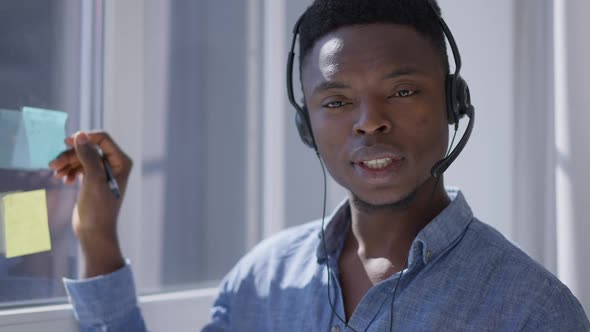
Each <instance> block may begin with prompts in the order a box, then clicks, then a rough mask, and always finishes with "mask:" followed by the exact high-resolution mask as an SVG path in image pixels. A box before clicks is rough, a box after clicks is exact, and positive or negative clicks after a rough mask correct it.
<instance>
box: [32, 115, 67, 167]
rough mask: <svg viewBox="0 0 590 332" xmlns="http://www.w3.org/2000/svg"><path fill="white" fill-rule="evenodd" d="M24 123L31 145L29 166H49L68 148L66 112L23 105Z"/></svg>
mask: <svg viewBox="0 0 590 332" xmlns="http://www.w3.org/2000/svg"><path fill="white" fill-rule="evenodd" d="M22 116H23V124H24V126H23V127H24V129H25V130H24V132H25V134H26V138H27V143H28V147H29V160H30V164H29V167H28V168H31V169H43V168H48V167H49V166H48V164H49V162H50V161H51V160H53V159H55V157H57V156H58V155H59V154H60V153H61V152H62V151H64V150H65V149H66V145H65V143H64V140H65V138H66V121H67V119H68V114H67V113H65V112H59V111H53V110H47V109H40V108H33V107H23V112H22Z"/></svg>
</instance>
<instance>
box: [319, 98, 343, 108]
mask: <svg viewBox="0 0 590 332" xmlns="http://www.w3.org/2000/svg"><path fill="white" fill-rule="evenodd" d="M344 105H346V103H345V102H343V101H340V100H337V101H331V102H329V103H325V104H324V105H322V107H324V108H339V107H342V106H344Z"/></svg>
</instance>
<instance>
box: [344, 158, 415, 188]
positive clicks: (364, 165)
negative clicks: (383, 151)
mask: <svg viewBox="0 0 590 332" xmlns="http://www.w3.org/2000/svg"><path fill="white" fill-rule="evenodd" d="M404 160H405V159H404V158H403V157H399V156H394V155H389V156H376V157H372V158H370V159H366V160H359V161H356V162H353V163H352V166H353V168H354V169H355V173H356V174H357V176H359V177H360V178H361V179H362V180H363V181H364V182H366V183H368V184H371V185H385V184H391V183H392V182H395V181H396V179H397V178H399V170H400V168H401V166H402V165H403V162H404Z"/></svg>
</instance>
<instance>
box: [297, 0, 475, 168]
mask: <svg viewBox="0 0 590 332" xmlns="http://www.w3.org/2000/svg"><path fill="white" fill-rule="evenodd" d="M426 1H427V2H428V4H429V6H430V8H431V9H432V11H433V12H434V13H435V14H436V16H437V17H438V21H439V24H440V27H441V29H442V31H443V33H444V34H445V36H446V37H447V40H448V41H449V45H450V46H451V50H452V52H453V58H454V59H455V72H454V73H453V74H449V75H447V77H446V81H445V94H446V104H447V105H446V109H447V120H448V123H449V125H454V126H455V129H454V130H455V134H456V133H457V130H458V129H459V120H460V119H462V118H463V117H464V116H465V115H467V117H468V118H469V123H468V124H467V128H466V129H465V132H464V133H463V137H461V140H460V141H459V143H457V146H456V147H455V148H454V149H453V151H451V152H450V153H448V154H447V155H446V156H445V158H443V159H441V160H439V161H438V162H436V163H435V164H434V166H433V167H432V169H431V170H430V173H431V175H432V176H433V177H435V178H438V177H440V176H441V175H442V174H443V173H444V172H445V171H446V170H447V168H449V166H451V164H452V163H453V161H455V159H457V157H458V156H459V154H460V153H461V151H463V148H465V145H467V141H468V140H469V137H471V132H472V131H473V125H474V120H475V108H474V107H473V105H472V104H471V94H470V93H469V87H468V85H467V82H466V81H465V80H464V79H463V78H462V77H461V75H460V71H461V55H460V54H459V48H458V47H457V43H456V42H455V38H454V37H453V34H452V33H451V30H450V29H449V27H448V26H447V23H446V22H445V21H444V19H443V18H442V16H441V15H439V13H438V12H437V11H436V9H435V6H434V3H433V0H426ZM304 16H305V13H304V14H303V15H301V17H299V19H298V20H297V22H296V23H295V27H294V28H293V40H292V42H291V50H290V51H289V57H288V59H287V96H288V98H289V102H290V103H291V105H293V107H294V108H295V111H296V114H295V125H296V126H297V131H298V132H299V137H301V140H302V141H303V143H304V144H305V145H307V146H308V147H310V148H312V149H314V150H315V151H316V154H318V156H319V153H318V150H317V145H316V143H315V138H314V136H313V132H312V130H311V122H310V119H309V112H308V110H307V107H306V106H305V105H303V106H301V105H299V104H298V103H297V102H296V101H295V93H294V90H293V62H294V59H295V43H296V41H297V35H298V34H299V27H300V25H301V22H302V21H303V18H304ZM451 146H452V144H451Z"/></svg>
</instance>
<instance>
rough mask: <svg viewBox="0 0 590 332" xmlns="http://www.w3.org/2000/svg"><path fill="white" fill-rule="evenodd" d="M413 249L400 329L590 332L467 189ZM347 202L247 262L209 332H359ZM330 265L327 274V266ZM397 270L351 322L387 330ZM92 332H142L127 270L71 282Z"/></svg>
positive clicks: (226, 284) (402, 289) (397, 307)
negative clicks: (345, 254)
mask: <svg viewBox="0 0 590 332" xmlns="http://www.w3.org/2000/svg"><path fill="white" fill-rule="evenodd" d="M449 195H450V196H451V199H452V202H451V204H450V205H449V206H448V207H447V208H446V209H445V210H443V212H441V213H440V214H439V215H438V216H437V217H436V218H435V219H433V220H432V221H431V222H430V223H429V224H428V225H427V226H426V227H425V228H424V229H422V231H420V233H419V234H418V235H417V237H416V239H415V240H414V242H413V243H412V246H411V249H410V252H409V260H408V267H407V269H405V270H404V273H403V276H402V279H401V280H400V282H399V286H398V289H397V292H396V296H395V303H394V314H393V315H394V316H393V320H394V321H393V325H394V326H393V329H394V331H434V330H442V331H590V323H589V321H588V318H587V316H586V315H585V313H584V310H583V309H582V306H581V305H580V303H579V302H578V301H577V299H576V298H575V297H574V296H573V295H572V293H571V292H570V291H569V289H568V288H567V287H566V286H565V285H563V284H562V283H561V282H560V281H559V280H558V279H557V278H556V277H555V276H553V275H552V274H551V273H549V272H548V271H547V270H545V269H544V268H543V267H542V266H540V265H539V264H538V263H536V262H534V261H533V260H532V259H531V258H530V257H529V256H527V255H526V254H525V253H524V252H522V251H521V250H519V249H518V248H517V247H515V246H514V245H513V244H511V243H510V242H509V241H508V240H506V239H505V238H504V237H503V236H502V235H501V234H500V233H499V232H497V231H496V230H494V229H493V228H492V227H490V226H488V225H486V224H484V223H482V222H480V221H479V220H477V219H475V218H474V217H473V214H472V212H471V209H470V208H469V206H468V204H467V202H466V201H465V199H464V197H463V195H462V194H461V193H460V192H457V191H453V190H450V191H449ZM348 209H349V207H348V204H347V203H346V202H345V203H343V204H342V205H341V206H340V207H338V208H337V209H336V211H335V212H334V213H333V214H332V215H331V216H330V217H329V223H328V225H327V226H326V232H325V234H326V244H327V255H326V252H325V251H324V248H323V245H322V242H321V238H320V234H321V232H320V227H321V221H316V222H312V223H308V224H305V225H302V226H298V227H294V228H291V229H288V230H285V231H283V232H281V233H279V234H277V235H275V236H273V237H271V238H269V239H267V240H265V241H263V242H261V243H260V244H259V245H258V246H256V248H254V249H253V250H252V251H251V252H250V253H248V254H247V255H246V256H245V257H243V258H242V259H241V260H240V261H239V262H238V264H237V265H236V266H235V267H234V268H233V269H232V270H231V271H230V272H229V274H227V275H226V276H225V278H224V279H223V280H222V282H221V285H220V287H219V295H218V297H217V299H216V300H215V303H214V305H213V308H212V319H211V322H210V323H209V325H207V326H206V327H205V328H204V329H203V331H205V332H216V331H240V332H264V331H269V332H270V331H284V332H300V331H347V330H348V331H352V330H351V329H346V327H345V325H344V324H343V323H341V322H340V321H339V320H338V319H337V318H336V316H335V315H334V314H333V312H332V309H331V307H330V305H329V304H328V288H327V287H328V277H329V278H331V282H330V286H331V287H332V289H331V294H332V301H333V302H334V306H335V309H336V311H337V312H338V314H339V315H340V316H341V317H344V315H345V314H344V305H343V298H342V292H341V288H340V285H339V278H338V273H339V271H338V257H339V255H340V252H341V250H342V247H343V244H344V240H345V237H346V233H347V231H348V230H349V226H350V220H349V218H348ZM326 263H328V264H330V267H331V275H330V276H328V275H327V270H326V267H325V264H326ZM399 277H400V273H397V274H395V275H393V276H391V277H390V278H388V279H386V280H384V281H382V282H380V283H378V284H376V285H375V286H374V287H373V288H371V289H370V290H369V291H368V292H367V294H366V295H365V296H364V298H363V299H362V300H361V302H360V303H359V304H358V306H357V307H356V309H355V311H354V313H353V315H352V317H350V319H349V322H348V325H349V326H350V327H352V328H353V329H354V330H356V331H389V323H390V310H389V308H390V302H389V301H391V298H392V296H391V290H392V288H393V286H394V284H395V283H396V282H397V280H398V278H399ZM66 287H67V290H68V292H69V294H70V297H71V301H72V303H73V304H74V309H75V312H76V315H77V318H78V319H79V321H80V323H81V326H82V328H83V330H84V331H103V328H105V327H108V329H107V330H108V331H128V332H134V331H144V330H145V326H144V323H143V320H142V317H141V313H140V311H139V309H138V306H137V301H136V296H135V291H134V286H133V281H132V277H131V270H130V267H129V266H126V267H124V268H123V269H121V270H119V271H116V272H114V273H113V274H111V275H107V276H101V277H98V278H94V279H90V280H81V281H73V280H66Z"/></svg>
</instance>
